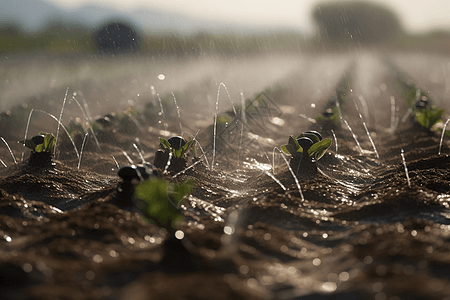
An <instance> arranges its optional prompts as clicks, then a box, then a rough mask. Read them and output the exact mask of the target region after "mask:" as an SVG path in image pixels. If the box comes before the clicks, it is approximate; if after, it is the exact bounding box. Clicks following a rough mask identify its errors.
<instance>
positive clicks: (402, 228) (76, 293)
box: [0, 53, 450, 300]
mask: <svg viewBox="0 0 450 300" xmlns="http://www.w3.org/2000/svg"><path fill="white" fill-rule="evenodd" d="M352 57H356V59H353V58H352ZM388 58H389V59H388ZM272 59H273V58H272ZM428 59H430V60H432V61H433V62H439V61H440V62H441V63H440V64H438V63H436V64H435V65H439V66H440V67H439V68H441V69H439V68H437V69H436V68H435V69H434V71H433V72H431V74H434V75H433V76H431V75H430V76H431V77H427V76H424V74H427V72H428V71H427V70H424V69H426V68H427V67H426V66H427V65H426V63H422V61H425V62H426V61H427V60H428ZM267 61H270V59H269V60H267ZM294 61H295V64H292V65H293V66H292V67H287V66H288V64H283V66H284V67H283V68H284V69H283V70H282V71H280V70H278V71H277V72H279V73H278V75H277V76H272V75H273V74H272V75H271V76H269V77H270V82H267V81H268V80H269V77H266V79H264V80H266V82H264V86H261V84H253V85H252V86H253V87H252V89H251V90H248V89H247V90H246V92H245V97H246V98H253V97H254V95H256V94H257V93H258V92H260V91H261V90H260V89H265V88H268V89H267V90H266V92H267V95H269V96H270V98H271V99H272V100H273V103H274V105H273V106H271V107H268V108H267V107H266V110H265V111H264V110H263V109H262V108H261V109H260V110H259V113H258V114H257V115H256V117H255V114H252V115H250V114H248V115H247V117H250V120H248V119H247V121H246V122H245V123H244V124H242V123H239V124H240V125H243V126H242V127H238V126H236V127H232V125H233V124H235V123H229V124H228V125H224V124H215V125H214V124H213V121H214V120H215V119H218V118H217V117H218V116H219V117H220V116H221V114H222V113H223V112H225V111H227V110H229V111H231V112H232V110H231V107H230V101H229V99H227V97H228V96H227V95H226V93H224V92H223V93H222V94H221V95H220V96H217V94H216V93H217V90H218V89H219V90H220V88H221V86H222V91H223V86H224V85H225V86H227V87H228V90H229V91H230V95H231V97H232V100H233V101H234V103H241V98H240V97H241V92H242V91H243V90H244V88H243V87H239V84H238V81H237V80H233V84H230V85H228V84H227V82H226V80H220V81H219V82H217V83H213V84H211V82H201V83H199V84H197V85H196V84H192V83H191V84H189V85H187V86H185V88H184V89H182V90H167V91H165V92H166V93H168V95H169V96H170V97H166V98H164V97H159V96H160V94H161V95H163V94H164V93H163V92H161V93H159V91H158V90H155V87H154V88H153V89H152V91H149V94H148V95H147V96H146V97H147V98H146V101H148V102H150V103H151V105H150V104H149V105H148V106H141V109H142V110H141V111H138V110H137V109H136V108H134V107H133V108H132V109H126V106H127V105H129V104H130V102H126V104H125V105H123V104H120V103H121V102H120V103H116V107H120V106H122V105H123V108H124V109H125V110H126V111H127V113H128V115H127V114H125V115H122V116H121V117H120V118H119V117H118V114H119V113H120V111H116V119H115V121H111V122H110V123H108V125H104V126H103V127H99V126H97V127H94V129H93V130H94V131H95V132H96V137H97V139H98V142H99V145H100V148H99V147H97V146H96V144H95V141H94V139H93V138H91V137H90V136H91V133H90V131H89V128H88V127H87V126H86V124H84V127H82V128H84V130H85V132H83V133H82V134H81V135H80V138H78V139H77V138H75V139H74V141H75V144H76V146H77V147H78V149H81V147H82V145H83V151H80V152H82V153H80V157H81V159H79V158H78V157H77V155H76V154H75V151H74V149H73V147H72V146H71V144H70V142H69V141H68V139H67V138H64V135H61V138H60V140H59V143H60V144H59V145H58V149H59V154H58V156H57V159H55V160H54V163H55V165H54V166H52V167H50V168H42V169H39V168H35V167H29V166H28V165H27V163H26V158H27V155H26V156H25V160H24V161H23V162H22V161H21V160H20V153H21V152H22V150H23V149H22V146H21V145H19V144H17V143H16V142H17V141H18V140H21V139H23V132H24V131H25V128H24V126H25V124H26V121H27V117H28V115H27V114H25V113H24V115H23V116H21V118H23V119H18V117H17V116H10V117H9V118H7V117H6V116H4V115H2V119H1V121H2V130H4V132H2V135H3V136H4V137H5V141H6V142H7V143H9V145H10V146H11V153H10V151H8V150H7V147H4V148H3V150H2V151H0V159H1V162H2V165H1V166H0V167H1V168H2V169H1V173H0V176H1V180H0V239H1V241H0V253H1V259H0V284H1V285H2V294H3V296H2V297H4V298H3V299H29V298H33V299H53V298H54V299H376V300H384V299H386V300H388V299H390V300H396V299H447V300H448V299H450V297H449V295H450V284H449V283H450V271H449V270H450V256H449V250H450V249H449V248H450V242H449V237H450V227H449V226H450V211H449V200H450V185H449V179H450V174H449V167H450V158H449V156H448V153H449V151H450V149H449V147H448V144H449V143H448V140H447V138H446V137H445V138H444V139H443V144H442V145H441V146H440V141H441V135H440V133H438V132H429V131H427V130H424V129H423V128H421V127H420V125H418V124H417V123H415V121H414V119H413V118H412V117H408V118H406V120H405V121H403V120H402V118H403V116H404V115H405V114H406V113H407V111H408V107H407V106H406V104H405V101H404V99H402V93H401V91H399V89H398V76H399V74H403V77H402V78H403V79H404V78H407V80H409V83H411V82H413V83H415V84H416V85H417V86H418V87H420V88H422V89H425V90H428V91H429V92H430V95H432V96H434V98H433V100H434V103H436V104H437V105H439V106H441V107H443V108H445V109H447V111H448V109H449V108H450V107H448V104H447V106H446V105H445V104H446V102H445V100H446V98H445V97H448V87H449V86H450V83H449V82H450V78H449V77H448V74H449V71H450V70H449V65H448V57H431V58H430V57H427V56H420V55H418V56H413V55H409V56H405V55H400V54H399V55H392V56H390V57H383V56H382V55H379V54H373V53H357V54H356V55H340V54H335V55H328V56H321V55H317V56H313V55H311V56H310V57H301V58H296V59H295V60H294ZM272 62H273V60H272ZM277 62H278V63H280V60H277ZM410 62H413V63H411V64H410ZM259 63H264V60H260V61H259ZM255 65H256V64H255ZM406 65H407V66H406ZM414 65H415V66H417V68H414ZM272 67H273V65H272ZM259 68H260V69H265V68H263V67H261V66H259ZM442 68H444V69H445V70H444V69H442ZM253 70H254V69H253ZM266 71H267V72H270V71H271V70H267V69H266ZM402 71H403V73H402ZM141 72H142V70H141ZM152 72H153V71H152ZM280 72H281V73H282V74H281V73H280ZM439 72H443V73H442V74H441V73H439ZM156 73H159V72H156ZM156 73H155V74H156ZM251 73H252V67H250V69H249V70H248V72H247V74H251ZM435 73H437V75H436V74H435ZM155 74H153V75H155ZM204 74H205V73H204ZM405 74H406V75H405ZM141 75H142V74H141ZM155 76H156V75H155ZM195 78H198V77H195ZM430 78H431V79H430ZM428 79H430V80H428ZM220 82H222V85H221V84H220ZM342 82H344V83H345V84H348V85H349V87H350V89H349V90H348V91H347V93H346V99H347V100H346V103H345V105H343V104H344V103H340V106H339V109H340V119H339V120H338V123H337V124H335V125H333V126H331V127H330V126H324V125H323V124H322V125H321V124H319V123H318V122H316V121H315V119H314V118H315V117H316V116H317V115H319V114H321V112H322V110H323V108H324V107H325V106H326V103H327V101H329V99H334V98H336V91H339V90H342V88H343V87H342ZM69 83H70V82H69ZM93 84H94V85H95V83H93ZM134 85H135V86H134V87H133V89H135V90H137V88H136V85H138V83H134ZM171 86H173V84H172V85H171ZM127 87H130V86H129V85H128V84H127ZM167 88H170V87H167ZM433 88H435V90H436V91H433ZM116 89H119V90H120V89H121V87H120V86H109V87H108V93H109V94H110V95H114V93H115V91H116ZM258 89H259V90H258ZM48 90H50V89H48ZM92 90H95V89H94V88H92ZM34 91H35V90H34ZM172 91H173V92H174V93H175V95H174V96H176V99H177V101H178V103H177V105H179V107H180V110H179V111H177V109H174V108H175V106H174V105H173V103H170V102H169V100H167V99H173V97H172V95H171V94H170V92H172ZM71 92H73V91H71ZM81 92H83V91H82V90H81ZM177 92H180V93H179V94H177ZM251 93H254V94H251ZM13 94H14V92H13V91H12V90H9V95H13ZM63 94H64V93H61V95H58V98H55V97H54V96H50V95H51V93H50V94H46V95H47V96H46V97H42V96H40V97H39V98H40V99H34V100H33V101H32V102H31V104H30V105H35V106H36V107H31V108H33V109H43V110H47V108H48V109H49V110H50V109H53V110H56V111H57V112H56V113H55V112H52V113H53V114H56V115H58V113H59V112H60V111H62V110H61V106H59V107H56V108H51V105H54V103H56V102H58V101H60V102H61V103H62V97H63ZM70 94H71V93H70V92H69V95H70ZM43 95H45V94H43ZM72 95H74V94H72ZM86 95H88V93H87V92H85V98H89V96H86ZM118 95H119V96H118V97H119V98H120V97H122V96H123V95H124V93H123V92H120V93H118ZM236 95H237V96H236ZM74 96H75V97H77V95H74ZM216 96H217V98H216ZM11 97H12V96H11ZM333 97H334V98H333ZM24 99H26V97H25V98H24ZM158 99H162V100H161V101H158ZM216 99H218V104H216ZM69 100H70V99H69ZM127 100H128V99H125V101H127ZM117 101H118V100H117ZM95 103H96V104H95V105H96V106H97V107H96V108H95V110H99V109H100V108H101V104H98V103H97V102H95ZM141 103H143V104H145V103H146V102H145V101H142V102H141ZM86 105H87V106H89V104H88V103H87V102H86ZM162 106H164V115H163V114H162V109H161V107H162ZM216 106H218V110H217V111H216V110H215V107H216ZM80 107H81V106H77V105H76V104H74V103H73V101H68V103H67V104H66V107H65V110H64V111H65V112H64V116H63V117H62V123H63V124H65V125H67V126H69V120H70V118H72V120H73V121H77V119H76V118H77V117H78V118H79V119H78V121H80V122H81V123H84V117H83V114H82V113H81V112H80ZM85 107H86V106H85ZM99 107H100V108H99ZM107 107H108V108H106V109H105V110H104V111H103V112H102V113H103V114H106V113H109V112H110V107H111V103H108V105H107ZM27 108H28V109H30V107H27ZM152 109H153V111H152ZM19 111H21V110H19ZM91 111H92V109H91ZM85 113H86V112H85ZM249 113H250V112H249ZM272 113H273V114H272ZM86 114H87V113H86ZM231 114H232V113H231ZM238 114H239V111H238ZM87 115H88V114H87ZM129 115H132V116H134V117H135V119H134V120H130V119H129V118H130V116H129ZM300 115H303V116H304V117H302V116H300ZM127 116H128V117H127ZM13 117H14V122H15V123H11V119H13ZM179 117H180V118H179ZM180 119H181V120H180ZM242 119H243V118H241V119H239V120H242ZM117 120H122V121H121V123H118V122H119V121H117ZM124 120H125V121H124ZM127 120H128V121H127ZM252 121H253V123H251V122H252ZM22 122H23V125H22ZM30 123H31V126H30V129H29V131H30V133H29V135H34V134H37V133H38V132H39V131H41V130H50V129H48V128H53V131H56V128H57V123H56V122H54V120H52V119H51V118H49V117H47V116H46V115H45V114H42V116H41V115H39V116H37V115H36V116H33V117H32V119H31V122H30ZM104 124H106V123H104ZM236 124H238V123H236ZM219 125H220V126H222V127H220V126H219ZM244 125H245V126H244ZM328 125H330V124H328ZM214 126H217V127H218V128H214ZM223 126H225V127H223ZM69 128H70V126H69ZM180 128H183V129H182V130H184V131H185V133H183V135H184V136H185V137H188V136H189V134H191V135H192V136H197V138H196V139H197V140H198V141H199V143H200V144H201V146H203V147H202V149H204V150H205V152H206V155H205V156H204V157H203V159H204V160H203V161H200V162H199V163H197V164H196V165H194V166H193V167H191V168H190V169H189V170H187V171H186V172H184V173H183V174H179V175H177V176H176V177H175V178H173V180H183V179H186V178H193V179H194V180H195V189H194V191H193V192H192V194H191V195H190V196H189V197H188V198H187V199H186V200H185V202H184V204H183V205H182V211H183V214H184V219H183V221H182V222H181V224H179V225H178V227H177V229H179V230H180V231H182V232H183V234H184V239H185V249H176V251H172V252H171V256H170V258H171V260H170V261H169V262H168V261H167V260H164V259H163V258H162V257H163V256H164V255H165V254H166V253H167V252H168V251H169V252H170V250H168V249H167V246H165V245H167V243H165V240H166V238H167V236H166V232H165V231H164V230H160V229H159V228H158V227H157V226H155V225H151V224H146V223H143V222H142V220H141V218H140V217H139V215H138V214H137V213H136V212H135V211H133V210H131V209H129V208H119V207H117V206H116V205H115V204H114V203H112V202H111V199H112V197H113V195H114V194H115V192H116V186H117V184H118V182H120V180H119V178H118V177H117V176H116V173H117V168H118V166H123V165H126V164H129V161H128V160H132V161H134V162H136V163H139V162H141V161H142V160H143V159H144V160H146V161H150V162H151V161H152V160H153V155H154V153H155V151H156V150H157V148H158V144H159V141H158V137H160V136H161V137H165V138H167V137H170V136H171V135H179V134H180V133H179V130H180ZM213 128H214V130H212V129H213ZM239 128H245V130H242V131H239ZM309 129H314V130H318V131H320V132H321V133H322V135H323V136H324V137H327V138H330V139H332V140H333V145H332V147H330V149H329V150H328V151H327V154H325V156H324V157H323V158H322V159H321V160H320V161H319V172H318V173H317V175H316V177H315V178H314V179H313V180H307V181H301V180H300V181H298V182H297V178H294V177H293V176H292V172H290V170H289V168H288V166H287V164H286V163H285V162H284V160H283V159H282V158H281V157H280V156H281V155H282V154H280V152H279V151H278V150H276V149H275V147H278V148H279V147H280V145H282V144H286V142H287V139H288V136H289V135H290V134H292V135H298V134H300V133H301V132H303V131H306V130H309ZM198 130H200V131H199V132H198ZM61 132H62V130H61ZM197 132H198V135H196V133H197ZM212 132H216V136H215V138H216V140H215V141H213V137H212ZM86 133H87V134H88V136H89V137H88V139H87V140H85V139H83V138H84V137H85V136H86ZM236 137H240V138H241V140H240V141H241V142H239V143H236V141H238V140H239V139H237V138H236ZM242 140H243V141H244V142H242ZM212 143H213V144H214V147H212V146H209V145H212ZM237 145H239V146H237ZM99 149H100V150H99ZM123 152H125V153H126V155H127V156H128V158H127V157H125V156H124V155H123V154H122V153H123ZM438 152H440V154H439V155H438ZM11 154H12V155H13V156H15V157H17V158H19V159H18V163H17V164H14V163H13V162H12V158H11ZM213 156H214V159H212V157H213ZM286 158H287V159H289V158H288V157H286ZM206 160H208V161H207V162H206ZM212 161H214V165H210V164H211V163H212ZM191 163H192V162H190V161H189V164H188V166H189V165H190V164H191ZM172 175H174V174H172Z"/></svg>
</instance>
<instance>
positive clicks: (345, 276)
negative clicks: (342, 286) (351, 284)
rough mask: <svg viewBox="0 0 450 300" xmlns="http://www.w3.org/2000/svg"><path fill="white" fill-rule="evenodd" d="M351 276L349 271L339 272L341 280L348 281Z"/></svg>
mask: <svg viewBox="0 0 450 300" xmlns="http://www.w3.org/2000/svg"><path fill="white" fill-rule="evenodd" d="M349 278H350V274H348V272H341V273H340V274H339V280H340V281H347V280H349Z"/></svg>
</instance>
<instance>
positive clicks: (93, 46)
mask: <svg viewBox="0 0 450 300" xmlns="http://www.w3.org/2000/svg"><path fill="white" fill-rule="evenodd" d="M0 6H1V9H0V54H1V55H7V54H17V53H23V52H58V53H61V52H63V53H95V52H110V51H111V50H112V46H111V45H108V42H106V40H105V39H110V38H111V37H108V36H99V34H100V35H101V34H102V33H100V32H99V31H100V30H101V29H102V28H105V27H106V26H107V25H108V24H111V23H113V24H120V25H123V26H127V28H129V30H131V31H130V32H132V35H127V38H130V39H133V38H134V39H135V40H134V42H133V43H131V42H126V41H122V42H121V43H122V44H120V43H119V42H117V44H118V46H117V47H116V48H117V49H116V50H119V51H121V52H123V51H130V52H142V53H150V54H155V53H156V54H164V55H166V54H174V55H192V54H203V53H210V52H215V53H217V52H220V53H232V54H236V53H247V54H248V53H255V52H264V51H266V52H267V51H277V50H283V51H292V50H297V51H298V50H304V51H307V50H313V51H316V50H317V49H320V50H323V51H331V50H333V51H334V50H341V49H346V48H348V47H355V45H356V46H361V47H364V46H368V45H370V46H372V47H373V46H374V45H376V46H383V47H395V48H397V49H404V50H418V49H426V50H433V51H440V52H442V51H444V52H445V51H448V49H449V46H450V31H449V29H450V11H449V9H448V2H447V1H446V0H429V1H420V0H390V1H389V0H377V1H317V0H302V1H296V0H277V1H275V0H248V1H244V2H242V1H239V0H228V1H218V0H211V1H202V0H191V1H188V2H186V1H179V0H153V1H145V0H128V1H117V0H108V1H106V0H89V1H87V0H14V1H12V0H1V1H0ZM122 33H123V31H122ZM103 34H105V33H103ZM112 34H114V33H112ZM122 35H123V34H122ZM116 38H117V37H116ZM122 39H126V38H124V37H123V36H122ZM119 45H120V47H119ZM268 49H269V50H268Z"/></svg>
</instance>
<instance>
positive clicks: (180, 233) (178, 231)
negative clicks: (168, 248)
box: [175, 230, 184, 240]
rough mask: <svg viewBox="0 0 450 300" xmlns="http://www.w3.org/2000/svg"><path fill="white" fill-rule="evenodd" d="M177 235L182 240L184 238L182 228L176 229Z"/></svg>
mask: <svg viewBox="0 0 450 300" xmlns="http://www.w3.org/2000/svg"><path fill="white" fill-rule="evenodd" d="M175 237H176V238H177V239H179V240H182V239H183V238H184V232H183V231H181V230H177V231H175Z"/></svg>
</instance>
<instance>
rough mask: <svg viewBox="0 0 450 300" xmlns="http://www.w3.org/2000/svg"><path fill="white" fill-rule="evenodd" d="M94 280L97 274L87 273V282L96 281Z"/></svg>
mask: <svg viewBox="0 0 450 300" xmlns="http://www.w3.org/2000/svg"><path fill="white" fill-rule="evenodd" d="M94 278H95V273H94V272H92V271H87V272H86V279H87V280H94Z"/></svg>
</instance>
